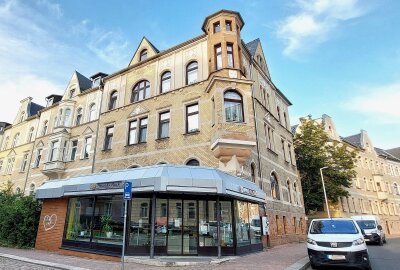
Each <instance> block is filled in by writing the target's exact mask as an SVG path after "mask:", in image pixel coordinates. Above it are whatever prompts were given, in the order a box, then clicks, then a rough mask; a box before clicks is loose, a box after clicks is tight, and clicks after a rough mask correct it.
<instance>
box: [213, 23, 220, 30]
mask: <svg viewBox="0 0 400 270" xmlns="http://www.w3.org/2000/svg"><path fill="white" fill-rule="evenodd" d="M220 31H221V24H220V23H219V22H216V23H214V33H218V32H220Z"/></svg>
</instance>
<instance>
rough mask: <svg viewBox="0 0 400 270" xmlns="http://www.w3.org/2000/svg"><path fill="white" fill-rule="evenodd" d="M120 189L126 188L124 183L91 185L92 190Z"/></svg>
mask: <svg viewBox="0 0 400 270" xmlns="http://www.w3.org/2000/svg"><path fill="white" fill-rule="evenodd" d="M119 188H124V182H123V181H114V182H106V183H93V184H91V185H90V189H91V190H105V189H119Z"/></svg>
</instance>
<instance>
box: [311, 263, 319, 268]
mask: <svg viewBox="0 0 400 270" xmlns="http://www.w3.org/2000/svg"><path fill="white" fill-rule="evenodd" d="M310 266H311V269H318V267H317V266H316V265H315V264H314V263H310Z"/></svg>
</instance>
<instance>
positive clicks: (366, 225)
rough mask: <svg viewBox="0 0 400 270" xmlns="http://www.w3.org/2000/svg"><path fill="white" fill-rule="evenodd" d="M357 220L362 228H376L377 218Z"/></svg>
mask: <svg viewBox="0 0 400 270" xmlns="http://www.w3.org/2000/svg"><path fill="white" fill-rule="evenodd" d="M356 221H357V224H358V226H360V228H361V229H363V230H370V229H375V228H376V224H375V220H356Z"/></svg>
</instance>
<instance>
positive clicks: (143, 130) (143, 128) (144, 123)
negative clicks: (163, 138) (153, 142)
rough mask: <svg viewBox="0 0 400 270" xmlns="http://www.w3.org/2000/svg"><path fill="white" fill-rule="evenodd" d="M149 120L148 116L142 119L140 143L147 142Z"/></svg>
mask: <svg viewBox="0 0 400 270" xmlns="http://www.w3.org/2000/svg"><path fill="white" fill-rule="evenodd" d="M147 122H148V121H147V117H146V118H142V119H140V124H139V143H145V142H146V141H147Z"/></svg>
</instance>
